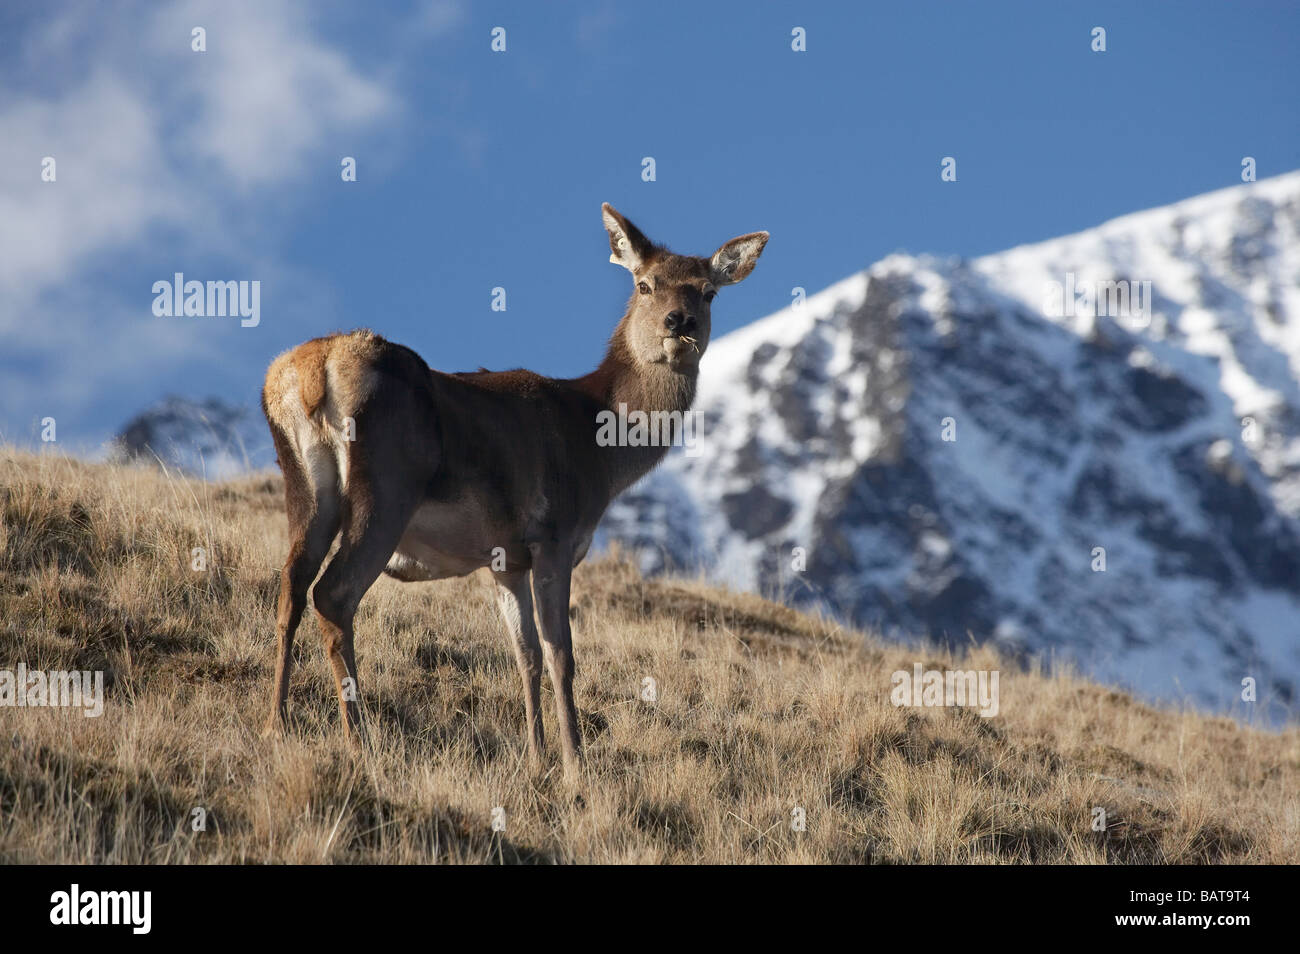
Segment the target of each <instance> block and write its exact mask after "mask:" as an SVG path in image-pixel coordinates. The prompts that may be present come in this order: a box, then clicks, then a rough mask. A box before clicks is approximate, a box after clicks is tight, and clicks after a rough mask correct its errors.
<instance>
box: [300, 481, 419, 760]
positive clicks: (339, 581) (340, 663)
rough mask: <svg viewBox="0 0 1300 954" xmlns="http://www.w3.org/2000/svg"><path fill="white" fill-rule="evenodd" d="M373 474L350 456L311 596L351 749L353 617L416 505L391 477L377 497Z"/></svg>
mask: <svg viewBox="0 0 1300 954" xmlns="http://www.w3.org/2000/svg"><path fill="white" fill-rule="evenodd" d="M377 472H379V468H377V467H374V466H373V465H367V464H366V463H365V462H364V461H363V460H362V459H361V457H360V456H359V455H354V456H352V457H351V462H350V464H349V471H348V481H347V505H346V508H345V509H346V513H345V514H344V518H343V529H342V533H341V535H340V541H339V548H338V551H337V552H336V553H335V554H334V557H333V558H332V559H331V560H330V562H329V565H328V566H326V567H325V572H324V573H322V574H321V577H320V580H318V581H317V583H316V588H315V589H314V590H313V591H312V604H313V605H314V606H315V608H316V615H317V617H318V618H319V620H320V626H321V643H322V647H323V648H324V650H325V656H326V658H327V659H328V660H329V663H330V667H331V668H332V669H333V670H334V683H335V687H336V688H337V690H338V696H339V713H340V715H341V716H342V718H343V731H344V735H345V737H346V738H347V739H348V741H349V742H350V743H352V744H353V745H356V744H358V743H359V741H360V731H361V707H360V704H359V702H360V688H359V686H358V684H357V662H356V651H355V648H354V645H353V627H352V622H353V618H354V617H355V616H356V612H357V606H358V605H359V604H360V603H361V598H362V597H363V596H365V594H366V591H367V590H369V589H370V587H371V586H372V585H373V584H374V582H375V580H376V579H378V578H379V575H380V574H381V573H382V572H383V571H384V567H385V566H387V565H388V561H389V559H390V558H391V557H392V555H393V551H395V550H396V549H397V544H398V543H399V541H400V540H401V538H402V533H403V532H404V531H405V530H406V525H407V524H408V523H409V522H410V520H411V516H412V514H414V512H415V509H416V506H417V505H418V502H419V493H418V487H417V485H416V484H415V482H414V481H402V480H400V479H398V478H397V477H395V476H394V478H393V479H392V480H391V481H388V482H385V483H384V484H382V487H383V490H382V492H380V490H379V487H380V486H381V485H380V484H379V483H378V482H377V481H376V480H375V479H374V477H373V476H372V475H373V474H374V473H377ZM390 473H391V472H390Z"/></svg>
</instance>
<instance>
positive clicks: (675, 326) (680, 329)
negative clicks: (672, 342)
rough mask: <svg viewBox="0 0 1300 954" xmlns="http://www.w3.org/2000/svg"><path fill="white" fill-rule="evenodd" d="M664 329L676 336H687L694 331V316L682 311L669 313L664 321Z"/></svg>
mask: <svg viewBox="0 0 1300 954" xmlns="http://www.w3.org/2000/svg"><path fill="white" fill-rule="evenodd" d="M664 327H665V328H667V329H668V330H669V331H671V332H675V333H676V334H683V335H688V334H690V333H691V332H692V331H694V330H695V316H694V315H688V314H686V313H685V312H682V311H670V312H669V313H668V317H667V318H665V319H664Z"/></svg>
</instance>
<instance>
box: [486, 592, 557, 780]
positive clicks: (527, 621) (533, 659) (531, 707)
mask: <svg viewBox="0 0 1300 954" xmlns="http://www.w3.org/2000/svg"><path fill="white" fill-rule="evenodd" d="M494 575H495V577H496V582H497V605H498V606H499V607H500V608H501V615H502V617H503V618H504V619H505V623H506V629H507V631H509V633H510V642H511V645H512V646H513V648H514V651H515V662H516V663H517V664H518V666H519V677H520V681H521V682H522V683H523V687H524V719H525V722H526V724H527V727H528V759H529V762H530V763H531V764H532V767H533V769H534V771H536V770H537V769H539V768H541V764H542V751H543V749H544V748H545V744H544V741H543V736H542V711H541V708H540V702H541V682H542V644H541V641H540V640H539V639H538V637H537V625H536V624H535V623H534V622H533V594H532V591H531V590H530V588H529V584H528V571H527V570H523V571H520V572H517V573H507V572H505V571H502V572H499V573H496V574H494Z"/></svg>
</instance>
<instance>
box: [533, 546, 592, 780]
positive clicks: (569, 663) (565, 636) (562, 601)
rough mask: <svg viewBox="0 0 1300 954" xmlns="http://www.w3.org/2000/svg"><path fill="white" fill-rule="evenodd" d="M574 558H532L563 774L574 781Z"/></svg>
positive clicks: (540, 553)
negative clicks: (571, 624) (571, 613)
mask: <svg viewBox="0 0 1300 954" xmlns="http://www.w3.org/2000/svg"><path fill="white" fill-rule="evenodd" d="M572 574H573V559H572V557H571V556H569V555H568V554H564V553H555V552H548V551H546V550H542V549H538V550H536V551H534V555H533V598H534V600H536V602H537V616H538V619H539V620H540V622H541V625H542V640H543V643H544V649H545V652H546V668H547V670H548V671H549V672H550V674H551V687H552V688H553V689H554V690H555V713H556V717H557V719H558V721H559V724H560V744H561V746H562V747H563V752H564V775H565V777H566V778H568V779H569V780H570V781H573V780H575V779H576V778H577V775H578V763H579V759H580V758H581V754H582V737H581V735H580V734H579V732H578V710H577V708H576V707H575V706H574V704H573V673H574V663H573V634H572V633H571V631H570V629H569V581H570V578H571V576H572Z"/></svg>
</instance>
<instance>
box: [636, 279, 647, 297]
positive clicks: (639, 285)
mask: <svg viewBox="0 0 1300 954" xmlns="http://www.w3.org/2000/svg"><path fill="white" fill-rule="evenodd" d="M636 289H637V291H639V292H640V293H641V294H643V295H648V294H650V286H649V285H647V284H646V283H645V282H637V283H636Z"/></svg>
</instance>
